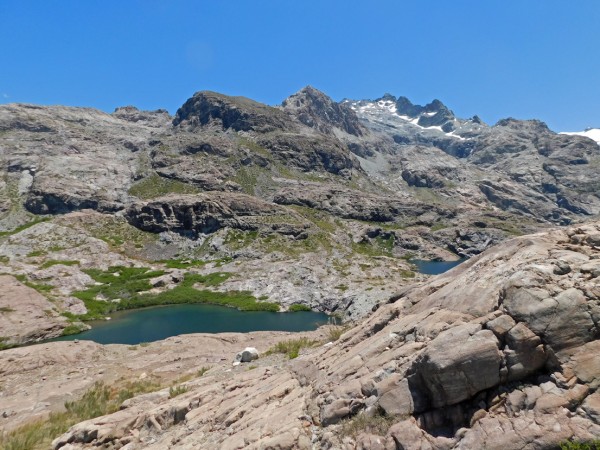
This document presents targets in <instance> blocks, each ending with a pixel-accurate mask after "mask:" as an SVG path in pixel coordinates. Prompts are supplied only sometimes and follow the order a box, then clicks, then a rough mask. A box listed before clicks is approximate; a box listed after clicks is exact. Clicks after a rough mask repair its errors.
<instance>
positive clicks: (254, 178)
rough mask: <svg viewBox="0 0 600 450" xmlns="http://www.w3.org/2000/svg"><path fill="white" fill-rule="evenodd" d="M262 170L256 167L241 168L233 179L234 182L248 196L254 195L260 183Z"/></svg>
mask: <svg viewBox="0 0 600 450" xmlns="http://www.w3.org/2000/svg"><path fill="white" fill-rule="evenodd" d="M259 172H260V169H259V168H257V167H256V166H252V167H240V168H239V169H238V171H237V173H236V174H235V177H233V181H235V182H236V183H237V184H239V185H240V186H241V187H242V190H243V191H244V192H245V193H246V194H248V195H254V188H255V187H256V184H257V182H258V176H259Z"/></svg>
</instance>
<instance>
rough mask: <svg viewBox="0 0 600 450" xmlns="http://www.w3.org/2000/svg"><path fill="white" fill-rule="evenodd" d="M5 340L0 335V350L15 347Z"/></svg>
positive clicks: (5, 338)
mask: <svg viewBox="0 0 600 450" xmlns="http://www.w3.org/2000/svg"><path fill="white" fill-rule="evenodd" d="M7 341H8V338H7V337H4V336H0V350H7V349H9V348H13V347H16V344H8V343H7ZM0 442H1V441H0Z"/></svg>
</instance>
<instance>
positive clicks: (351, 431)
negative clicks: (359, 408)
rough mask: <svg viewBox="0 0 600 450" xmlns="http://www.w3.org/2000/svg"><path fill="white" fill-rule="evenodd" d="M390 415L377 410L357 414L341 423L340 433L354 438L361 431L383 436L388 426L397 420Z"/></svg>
mask: <svg viewBox="0 0 600 450" xmlns="http://www.w3.org/2000/svg"><path fill="white" fill-rule="evenodd" d="M397 420H398V419H397V418H396V420H394V418H392V417H387V416H385V415H383V413H382V412H379V413H378V414H375V415H372V416H371V415H368V414H358V415H356V416H354V417H352V418H350V419H348V420H345V421H343V422H342V424H341V433H340V434H341V435H342V436H351V437H352V438H354V439H356V438H357V437H358V435H359V434H361V433H369V434H374V435H377V436H385V435H386V434H387V432H388V430H389V429H390V427H391V426H392V425H393V424H394V423H395V422H397Z"/></svg>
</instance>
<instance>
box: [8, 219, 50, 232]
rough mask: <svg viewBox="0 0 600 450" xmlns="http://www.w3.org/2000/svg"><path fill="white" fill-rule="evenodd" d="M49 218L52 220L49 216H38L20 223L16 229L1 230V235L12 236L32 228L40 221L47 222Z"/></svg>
mask: <svg viewBox="0 0 600 450" xmlns="http://www.w3.org/2000/svg"><path fill="white" fill-rule="evenodd" d="M48 220H50V219H49V218H47V217H36V218H35V219H33V220H32V221H31V222H27V223H25V224H23V225H20V226H18V227H17V228H15V229H14V230H10V231H0V237H5V236H12V235H13V234H17V233H20V232H21V231H24V230H26V229H27V228H31V227H32V226H34V225H37V224H38V223H41V222H46V221H48Z"/></svg>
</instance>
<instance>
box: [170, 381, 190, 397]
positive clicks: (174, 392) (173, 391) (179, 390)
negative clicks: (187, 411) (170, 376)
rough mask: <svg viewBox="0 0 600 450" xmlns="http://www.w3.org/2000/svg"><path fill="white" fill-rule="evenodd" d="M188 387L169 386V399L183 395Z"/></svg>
mask: <svg viewBox="0 0 600 450" xmlns="http://www.w3.org/2000/svg"><path fill="white" fill-rule="evenodd" d="M188 390H189V389H188V387H187V386H184V385H183V384H180V385H179V386H171V387H170V388H169V398H173V397H177V396H178V395H181V394H185V393H186V392H187V391H188Z"/></svg>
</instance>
